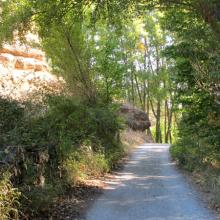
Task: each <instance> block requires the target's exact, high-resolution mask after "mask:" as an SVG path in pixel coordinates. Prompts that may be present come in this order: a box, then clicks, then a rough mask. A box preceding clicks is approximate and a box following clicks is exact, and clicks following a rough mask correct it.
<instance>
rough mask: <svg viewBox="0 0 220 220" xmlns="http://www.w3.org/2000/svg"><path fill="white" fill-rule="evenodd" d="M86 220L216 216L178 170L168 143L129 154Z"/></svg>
mask: <svg viewBox="0 0 220 220" xmlns="http://www.w3.org/2000/svg"><path fill="white" fill-rule="evenodd" d="M86 219H87V220H215V219H218V218H217V215H215V213H214V212H212V211H211V210H209V209H208V208H206V207H205V204H203V202H202V201H201V200H200V198H199V196H198V193H197V192H196V191H195V190H194V189H193V188H192V187H191V186H190V185H189V183H188V182H187V181H186V179H185V177H184V176H183V175H182V174H180V173H179V171H178V170H177V169H176V167H175V165H174V164H173V163H172V162H171V160H170V156H169V145H159V144H145V145H142V146H139V147H138V148H137V149H136V150H135V151H134V153H133V154H132V156H131V158H130V160H129V161H128V163H127V164H126V165H125V167H124V169H123V170H122V171H120V172H118V173H117V174H116V176H115V178H114V179H112V180H111V181H110V182H109V183H108V186H107V187H106V188H105V190H104V193H103V195H101V196H100V197H99V198H98V199H97V200H96V201H95V202H94V204H93V206H92V207H91V209H90V210H89V211H88V213H87V216H86Z"/></svg>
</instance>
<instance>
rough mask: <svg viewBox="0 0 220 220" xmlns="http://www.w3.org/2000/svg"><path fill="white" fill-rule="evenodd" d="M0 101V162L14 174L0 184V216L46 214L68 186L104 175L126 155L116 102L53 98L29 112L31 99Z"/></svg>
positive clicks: (48, 98)
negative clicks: (120, 137) (110, 103)
mask: <svg viewBox="0 0 220 220" xmlns="http://www.w3.org/2000/svg"><path fill="white" fill-rule="evenodd" d="M1 104H2V105H1V109H0V118H1V120H2V123H1V125H4V126H0V129H1V136H0V139H1V140H2V142H1V146H0V150H1V151H0V161H1V163H2V164H4V166H5V167H7V169H9V170H11V173H12V175H11V176H3V178H2V180H1V182H0V190H1V192H0V204H1V207H0V208H1V213H3V214H1V215H2V216H3V217H2V219H9V216H11V215H13V216H15V217H16V215H17V216H19V212H20V213H21V212H22V213H23V215H24V216H26V218H33V217H34V216H37V215H39V214H42V213H46V212H47V211H48V210H49V209H50V207H51V205H52V204H53V202H54V201H55V200H56V199H57V197H58V196H60V195H61V194H63V193H65V191H66V190H67V189H68V188H69V187H71V186H74V185H76V184H78V183H79V182H80V181H83V180H85V179H87V178H91V177H98V176H100V175H103V174H104V173H105V172H108V171H109V170H110V169H112V168H113V167H114V166H115V165H116V163H117V161H118V160H120V158H121V157H122V156H123V154H124V150H123V147H122V144H121V143H120V140H119V138H118V137H119V135H118V134H119V132H120V130H121V128H122V127H121V121H120V119H119V118H118V116H117V114H116V109H117V107H116V106H113V105H109V106H105V105H104V104H102V103H99V104H96V105H95V106H92V105H90V104H88V103H83V102H81V101H79V100H77V99H73V98H72V97H65V96H56V97H52V96H51V97H47V99H45V103H43V105H42V106H44V109H43V110H42V109H41V108H39V106H38V108H39V111H36V110H35V111H34V112H35V113H36V112H37V114H31V115H30V111H29V109H28V110H27V106H28V105H29V104H30V103H28V104H27V103H16V102H14V101H13V102H10V101H8V100H4V99H1ZM45 106H46V108H45ZM6 110H7V111H6ZM39 112H41V113H40V114H39ZM8 120H10V121H12V123H11V124H10V125H9V123H8ZM4 187H6V188H4ZM6 189H7V190H6ZM2 190H3V191H2ZM4 190H6V191H7V193H8V194H7V199H8V200H6V197H4V195H5V194H4V193H5V191H4ZM18 192H21V196H19V195H20V194H19V193H18ZM19 203H20V206H18V204H19ZM19 207H20V208H19ZM18 210H19V211H18ZM3 211H4V212H3ZM44 215H45V214H44Z"/></svg>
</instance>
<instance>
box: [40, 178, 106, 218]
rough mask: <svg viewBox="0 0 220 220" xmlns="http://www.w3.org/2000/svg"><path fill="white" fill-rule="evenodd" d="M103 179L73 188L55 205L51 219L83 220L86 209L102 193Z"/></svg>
mask: <svg viewBox="0 0 220 220" xmlns="http://www.w3.org/2000/svg"><path fill="white" fill-rule="evenodd" d="M102 188H103V183H102V181H101V180H90V181H86V182H85V183H81V184H79V185H78V186H75V187H74V188H71V189H70V190H69V191H68V192H67V193H66V194H65V195H64V196H62V197H61V198H59V200H58V201H57V202H56V204H55V205H54V207H53V209H52V210H51V214H50V216H49V217H47V218H42V220H43V219H45V220H46V219H49V220H66V219H71V220H83V219H85V211H86V210H87V209H88V208H89V207H90V205H91V204H92V202H93V201H94V200H95V199H96V198H97V197H98V196H99V195H100V194H101V193H102Z"/></svg>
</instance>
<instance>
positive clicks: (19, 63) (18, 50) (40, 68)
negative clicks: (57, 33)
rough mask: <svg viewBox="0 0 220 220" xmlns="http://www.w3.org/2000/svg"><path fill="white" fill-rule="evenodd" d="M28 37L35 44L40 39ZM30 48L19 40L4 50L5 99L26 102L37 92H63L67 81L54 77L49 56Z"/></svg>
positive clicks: (0, 79) (0, 87) (0, 61)
mask: <svg viewBox="0 0 220 220" xmlns="http://www.w3.org/2000/svg"><path fill="white" fill-rule="evenodd" d="M27 37H28V39H29V41H31V42H33V41H32V40H33V38H36V36H34V37H33V36H27ZM34 42H35V43H36V39H35V41H34ZM27 45H28V44H27ZM27 45H23V44H20V43H19V41H16V40H15V42H14V43H13V45H8V44H5V45H3V48H1V49H0V94H1V96H2V97H4V98H11V99H14V100H19V101H24V100H27V99H33V94H35V93H37V92H39V93H41V94H42V92H47V91H48V92H50V93H51V92H55V93H56V92H58V91H60V90H61V87H62V84H63V80H62V79H58V78H57V77H55V76H54V75H52V74H50V69H49V66H48V64H47V60H46V57H45V54H44V53H43V52H42V51H41V50H39V49H36V48H32V47H31V46H27ZM35 97H36V96H35Z"/></svg>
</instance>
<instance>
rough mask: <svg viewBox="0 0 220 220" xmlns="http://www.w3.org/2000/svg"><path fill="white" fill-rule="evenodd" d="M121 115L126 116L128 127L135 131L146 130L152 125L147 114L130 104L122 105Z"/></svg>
mask: <svg viewBox="0 0 220 220" xmlns="http://www.w3.org/2000/svg"><path fill="white" fill-rule="evenodd" d="M120 115H121V116H122V117H123V118H125V120H126V123H127V125H128V127H129V128H131V129H132V130H134V131H145V130H147V129H149V128H150V126H151V123H150V121H149V119H148V117H147V114H146V113H145V112H144V111H142V110H140V109H137V108H136V107H134V106H132V105H130V104H124V105H122V106H121V108H120Z"/></svg>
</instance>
